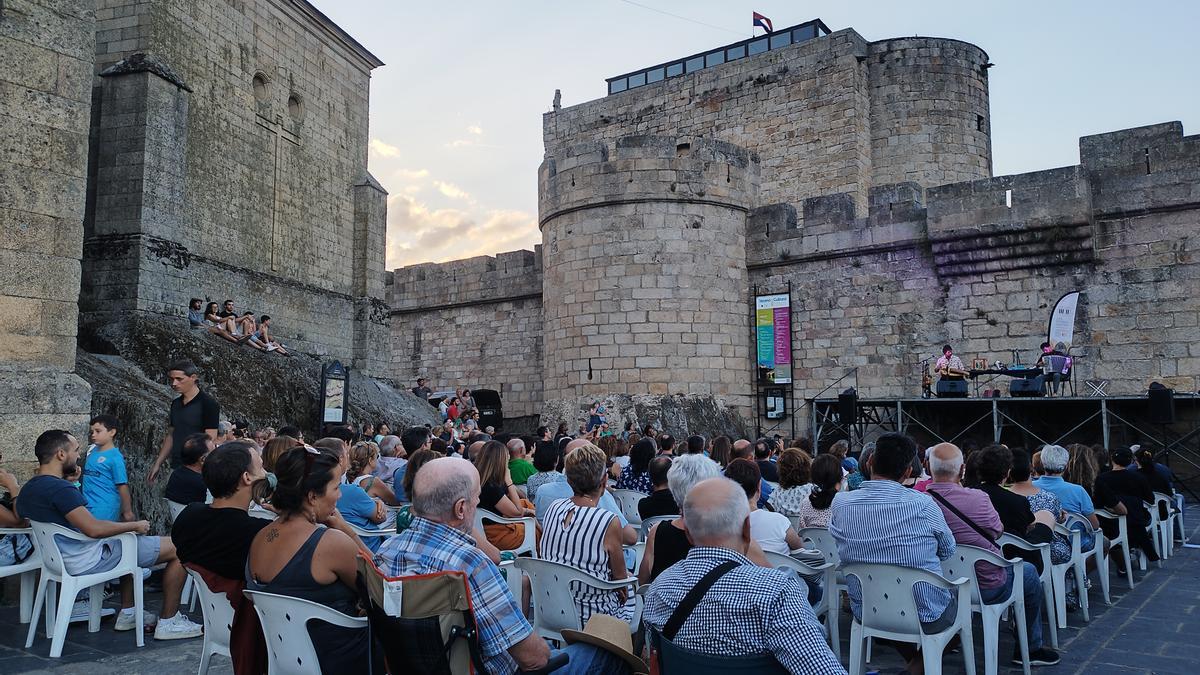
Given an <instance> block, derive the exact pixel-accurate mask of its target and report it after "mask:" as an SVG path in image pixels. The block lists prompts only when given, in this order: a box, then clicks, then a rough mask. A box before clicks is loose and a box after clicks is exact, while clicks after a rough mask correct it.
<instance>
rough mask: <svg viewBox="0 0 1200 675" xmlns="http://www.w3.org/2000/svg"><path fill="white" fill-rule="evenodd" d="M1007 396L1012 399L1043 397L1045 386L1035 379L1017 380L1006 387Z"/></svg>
mask: <svg viewBox="0 0 1200 675" xmlns="http://www.w3.org/2000/svg"><path fill="white" fill-rule="evenodd" d="M1008 395H1009V396H1012V397H1014V398H1027V397H1030V398H1031V397H1034V396H1045V395H1046V391H1045V386H1044V385H1043V384H1042V381H1041V380H1039V379H1037V378H1018V379H1014V380H1013V381H1012V383H1011V384H1009V385H1008Z"/></svg>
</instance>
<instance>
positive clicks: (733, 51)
mask: <svg viewBox="0 0 1200 675" xmlns="http://www.w3.org/2000/svg"><path fill="white" fill-rule="evenodd" d="M744 56H746V45H738V46H737V47H731V48H729V50H727V51H726V52H725V60H726V61H734V60H736V59H740V58H742V57H744Z"/></svg>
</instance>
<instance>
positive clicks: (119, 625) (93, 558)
mask: <svg viewBox="0 0 1200 675" xmlns="http://www.w3.org/2000/svg"><path fill="white" fill-rule="evenodd" d="M33 452H34V455H36V456H37V460H38V470H37V474H35V475H34V477H33V478H30V479H29V481H28V482H27V483H25V486H24V488H22V489H21V491H20V494H19V495H17V500H16V512H17V515H18V516H20V517H21V518H23V519H28V520H32V521H37V522H41V523H53V524H55V525H60V526H62V527H65V528H68V529H71V530H75V531H76V532H82V533H83V534H85V535H87V536H88V537H91V538H92V539H95V540H97V541H90V542H88V541H71V540H59V550H60V551H62V554H63V563H64V564H65V566H66V568H67V571H68V572H70V573H71V574H74V575H77V576H79V575H84V574H96V573H99V572H105V571H108V570H111V569H113V568H115V567H116V566H117V565H118V564H120V562H121V546H120V544H118V543H117V542H116V541H114V540H112V539H108V538H109V537H115V536H116V535H118V534H122V533H125V532H135V533H137V534H138V535H139V536H138V538H137V564H138V567H142V568H149V567H153V566H155V565H158V564H160V563H166V565H167V566H166V569H164V570H163V581H162V583H163V604H162V607H163V614H164V615H165V617H166V618H163V619H160V620H158V625H157V626H156V627H155V629H154V639H156V640H179V639H184V638H194V637H199V636H200V635H201V633H202V632H203V628H202V627H201V626H200V625H198V624H195V623H192V622H191V621H190V620H189V619H188V618H187V616H186V615H184V614H183V612H181V611H179V594H180V591H182V590H183V580H184V574H185V572H184V571H183V567H182V566H181V565H180V564H179V560H178V559H177V558H176V555H175V545H174V544H173V543H171V538H170V537H149V536H145V535H147V534H148V533H149V532H150V523H149V522H147V521H145V520H138V521H134V522H122V523H118V522H113V521H111V520H100V519H98V518H96V517H95V516H93V515H92V514H91V512H90V511H88V509H87V505H86V503H85V502H84V498H83V494H82V493H81V492H80V491H79V490H77V489H75V486H74V485H72V484H71V483H68V482H67V481H65V480H63V479H62V476H65V475H71V474H72V473H74V472H75V471H76V470H77V468H78V462H79V441H77V440H75V437H74V436H72V435H71V434H69V433H67V432H65V431H55V430H52V431H46V432H44V433H42V435H40V436H38V438H37V442H36V444H35V445H34V449H33ZM143 618H144V621H145V623H146V625H152V624H154V622H155V616H154V614H153V613H151V612H144V613H143ZM136 622H137V620H136V618H135V617H134V610H133V585H132V583H130V579H129V577H128V576H125V577H121V612H120V613H119V614H118V615H117V621H116V625H115V626H114V629H115V630H118V631H126V630H133V629H134V628H135V627H136Z"/></svg>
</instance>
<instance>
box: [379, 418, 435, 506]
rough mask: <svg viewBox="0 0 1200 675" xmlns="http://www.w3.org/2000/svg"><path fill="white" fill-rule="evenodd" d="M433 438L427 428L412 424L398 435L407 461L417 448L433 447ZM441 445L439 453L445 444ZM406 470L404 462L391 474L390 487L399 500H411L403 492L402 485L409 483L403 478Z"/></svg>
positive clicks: (428, 448)
mask: <svg viewBox="0 0 1200 675" xmlns="http://www.w3.org/2000/svg"><path fill="white" fill-rule="evenodd" d="M435 440H437V439H435V438H432V437H431V436H430V431H429V429H427V428H425V427H416V426H414V427H409V428H407V429H405V430H404V433H403V434H402V435H401V436H400V445H401V446H402V447H403V448H404V455H405V456H406V457H407V458H408V460H409V462H411V461H412V456H413V455H414V454H416V452H417V451H418V450H432V449H435V448H434V447H433V441H435ZM442 445H443V448H442V449H440V450H438V452H439V453H441V452H442V451H443V450H444V445H445V444H442ZM407 471H408V466H407V464H406V465H404V466H401V467H400V468H399V469H397V470H396V473H393V474H392V489H393V490H395V491H396V499H397V500H399V501H401V502H410V501H412V496H411V495H410V494H409V493H408V492H405V490H404V487H403V486H404V485H408V484H409V481H405V480H404V476H405V475H406V472H407Z"/></svg>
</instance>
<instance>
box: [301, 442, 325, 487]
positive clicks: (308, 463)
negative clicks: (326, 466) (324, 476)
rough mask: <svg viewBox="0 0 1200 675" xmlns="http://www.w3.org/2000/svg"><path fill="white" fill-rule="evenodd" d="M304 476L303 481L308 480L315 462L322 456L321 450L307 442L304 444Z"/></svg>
mask: <svg viewBox="0 0 1200 675" xmlns="http://www.w3.org/2000/svg"><path fill="white" fill-rule="evenodd" d="M303 447H304V477H303V478H301V481H306V480H308V475H309V474H310V473H311V472H312V465H313V462H314V461H316V459H317V458H318V457H320V456H321V454H322V453H321V451H320V450H318V449H316V448H314V447H313V446H311V445H308V444H307V443H305V444H304V446H303Z"/></svg>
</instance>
